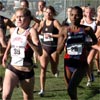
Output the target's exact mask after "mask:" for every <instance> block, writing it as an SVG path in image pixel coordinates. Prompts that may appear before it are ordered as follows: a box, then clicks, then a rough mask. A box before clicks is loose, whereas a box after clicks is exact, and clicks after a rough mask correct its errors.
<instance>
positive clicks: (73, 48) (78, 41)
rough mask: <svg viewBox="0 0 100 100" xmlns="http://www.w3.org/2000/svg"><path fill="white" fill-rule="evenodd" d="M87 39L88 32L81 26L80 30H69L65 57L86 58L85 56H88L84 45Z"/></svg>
mask: <svg viewBox="0 0 100 100" xmlns="http://www.w3.org/2000/svg"><path fill="white" fill-rule="evenodd" d="M85 41H86V34H85V32H84V29H83V28H80V31H79V32H68V38H67V40H66V51H67V52H66V55H65V58H73V59H77V60H85V59H84V57H86V56H87V55H86V54H87V53H86V47H85V45H84V43H85Z"/></svg>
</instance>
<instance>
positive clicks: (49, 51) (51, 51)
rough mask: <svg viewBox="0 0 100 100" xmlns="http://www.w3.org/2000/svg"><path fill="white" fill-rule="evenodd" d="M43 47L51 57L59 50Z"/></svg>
mask: <svg viewBox="0 0 100 100" xmlns="http://www.w3.org/2000/svg"><path fill="white" fill-rule="evenodd" d="M42 47H43V49H44V50H45V51H46V52H47V53H48V54H49V55H51V54H52V53H53V52H55V51H56V49H57V47H49V46H46V45H42Z"/></svg>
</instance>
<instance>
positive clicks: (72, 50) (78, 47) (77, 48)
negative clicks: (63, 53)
mask: <svg viewBox="0 0 100 100" xmlns="http://www.w3.org/2000/svg"><path fill="white" fill-rule="evenodd" d="M82 49H83V46H82V44H75V45H70V46H69V47H67V53H68V54H69V55H81V54H82Z"/></svg>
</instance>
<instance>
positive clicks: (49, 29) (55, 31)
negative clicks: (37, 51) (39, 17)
mask: <svg viewBox="0 0 100 100" xmlns="http://www.w3.org/2000/svg"><path fill="white" fill-rule="evenodd" d="M53 22H54V19H53V21H52V22H51V24H50V25H49V26H48V25H46V21H45V22H44V26H43V29H42V33H43V34H44V35H45V34H48V33H50V34H58V29H57V28H56V27H55V26H54V24H53ZM57 41H58V39H57V38H53V40H52V41H44V40H43V44H46V45H48V46H53V45H57Z"/></svg>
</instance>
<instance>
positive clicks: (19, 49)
mask: <svg viewBox="0 0 100 100" xmlns="http://www.w3.org/2000/svg"><path fill="white" fill-rule="evenodd" d="M28 31H29V28H28V29H27V30H26V31H25V32H24V33H22V34H18V33H17V32H18V27H17V28H16V29H15V31H14V32H13V34H12V35H11V58H12V59H11V65H16V66H31V65H32V64H33V63H32V54H33V50H32V49H31V48H30V47H29V45H28V44H27V36H28V34H29V32H28Z"/></svg>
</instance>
